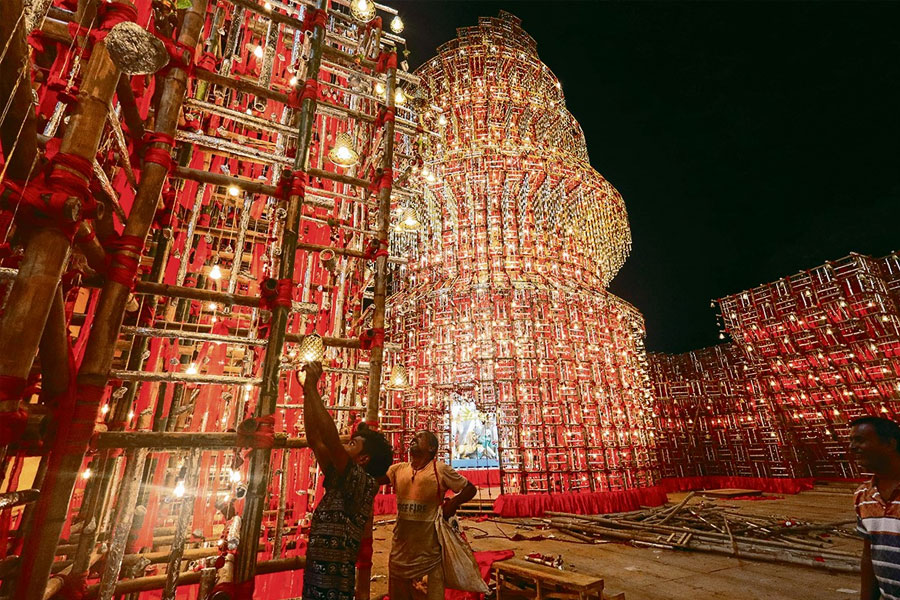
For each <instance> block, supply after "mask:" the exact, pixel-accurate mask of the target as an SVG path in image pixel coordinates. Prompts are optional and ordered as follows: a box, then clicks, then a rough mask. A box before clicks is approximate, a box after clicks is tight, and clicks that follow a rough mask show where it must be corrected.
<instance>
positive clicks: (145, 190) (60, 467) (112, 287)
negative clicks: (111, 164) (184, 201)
mask: <svg viewBox="0 0 900 600" xmlns="http://www.w3.org/2000/svg"><path fill="white" fill-rule="evenodd" d="M205 14H206V0H196V1H195V2H194V3H193V4H192V6H191V8H190V9H188V10H187V11H185V13H184V15H183V18H182V26H181V28H180V35H179V39H178V41H179V42H180V43H182V44H184V45H186V46H187V47H190V48H195V47H196V46H197V39H198V37H199V35H200V29H201V27H202V25H203V20H204V18H205ZM118 79H119V72H118V70H117V69H116V68H115V66H114V65H113V63H112V60H111V59H110V58H109V54H108V52H107V51H106V47H105V44H104V43H103V42H102V41H101V42H99V43H97V44H95V45H94V46H93V48H92V52H91V58H90V60H89V62H88V68H87V71H86V72H85V76H84V81H83V83H82V86H81V89H80V92H79V105H78V106H79V108H78V110H77V111H76V112H75V114H73V115H72V117H71V121H70V123H69V125H68V127H67V129H66V136H65V138H64V139H63V144H62V150H63V151H70V152H75V153H77V154H79V155H80V156H83V157H85V158H88V159H89V160H93V158H94V155H95V154H96V151H97V147H98V144H99V139H100V133H101V131H102V126H103V124H104V123H105V121H106V116H107V114H108V110H107V107H108V105H109V102H110V100H111V99H112V95H113V93H114V91H115V88H116V85H117V83H118ZM186 82H187V75H186V73H185V72H184V70H183V69H181V68H177V67H176V68H173V69H172V70H170V71H169V72H168V74H167V75H166V76H165V79H164V81H163V83H162V86H161V87H162V93H161V95H160V100H159V107H158V109H157V111H156V131H157V132H160V133H166V134H169V135H172V134H174V133H175V129H176V125H177V119H178V114H179V113H180V110H181V103H182V101H183V99H184V93H185V89H186ZM67 143H68V145H67ZM70 146H71V147H70ZM162 149H166V147H165V146H164V145H163V148H162ZM167 174H168V169H167V168H166V167H165V166H163V165H159V164H155V163H148V164H145V165H144V169H143V173H142V177H141V183H140V186H139V188H138V191H137V195H136V197H135V200H134V203H133V205H132V208H131V213H130V214H129V218H128V221H127V222H126V224H125V230H124V232H123V233H124V235H126V236H134V237H136V238H137V239H140V240H143V239H145V238H146V237H147V232H148V231H149V229H150V225H151V222H152V220H153V216H154V213H155V212H156V207H157V202H158V199H159V197H160V192H161V190H162V186H163V183H164V182H165V180H166V177H167ZM41 231H42V232H46V234H45V235H43V236H42V235H40V233H41V232H38V233H37V234H35V236H34V237H33V238H32V243H33V242H35V241H36V240H37V239H40V238H42V237H46V238H47V239H45V240H42V242H41V246H40V248H41V250H40V253H41V255H42V259H41V260H40V261H36V262H39V263H42V264H43V265H45V266H44V268H43V269H40V270H39V269H36V268H34V267H35V266H37V265H34V266H32V268H30V269H29V268H27V265H28V251H27V250H26V258H25V259H24V260H23V263H22V266H21V267H20V272H19V275H18V276H17V278H16V282H15V283H14V285H13V290H12V291H11V298H10V307H13V306H14V307H15V310H7V311H6V312H5V313H4V315H3V320H2V321H0V343H5V344H9V343H10V342H11V340H13V339H15V340H16V341H15V343H16V345H17V347H19V348H22V352H19V353H6V354H16V356H19V357H22V356H24V357H25V358H24V359H22V358H20V359H19V361H18V363H13V362H12V361H10V363H6V364H4V361H3V360H2V359H0V373H3V374H7V375H19V376H24V373H25V370H24V369H21V367H22V366H25V363H27V366H30V363H31V360H32V359H33V357H34V352H33V351H31V352H29V346H28V345H27V344H23V340H22V337H19V336H22V335H24V332H21V331H20V330H21V329H22V326H21V324H22V323H24V324H26V326H25V329H26V330H28V329H31V330H34V329H37V330H38V331H42V330H43V325H44V323H45V322H46V319H47V312H48V311H47V310H44V309H42V308H41V306H42V305H47V306H48V307H49V303H47V302H46V301H44V302H42V301H41V294H42V293H43V292H42V290H43V289H44V287H45V286H46V285H47V282H49V280H50V279H52V285H53V287H52V289H53V290H54V291H55V289H56V285H57V283H58V281H59V277H60V275H61V274H62V265H63V263H64V261H65V259H66V258H67V256H68V241H67V240H66V239H65V238H64V236H62V234H61V233H60V232H58V231H50V230H41ZM60 238H61V239H60ZM37 251H38V250H37V249H35V250H34V251H33V252H37ZM48 256H51V257H52V259H48V258H46V257H48ZM133 258H137V259H139V258H140V257H139V256H137V257H133ZM56 261H58V262H56ZM23 271H24V274H23ZM42 271H43V272H42ZM23 275H24V277H23ZM20 281H25V282H27V283H28V287H30V288H31V290H27V289H26V290H24V291H23V292H20V293H19V295H17V296H14V297H12V292H15V290H16V284H18V283H19V282H20ZM35 282H42V283H43V286H42V285H38V286H37V288H35V287H33V286H34V285H35ZM26 292H30V293H26ZM129 294H130V290H129V289H128V286H126V285H122V284H121V283H117V282H114V281H107V282H106V283H105V284H104V286H103V290H102V291H101V293H100V297H99V300H98V303H97V308H96V313H95V315H96V319H95V321H94V327H93V328H92V329H91V332H90V335H89V337H88V342H87V345H86V347H85V354H84V358H83V361H82V365H81V370H80V372H79V375H78V383H79V387H80V388H81V386H84V385H91V386H104V385H105V384H106V381H107V374H108V373H109V371H110V366H111V362H112V358H113V353H114V351H115V347H116V339H117V338H118V331H119V327H120V326H121V324H122V317H123V314H124V310H125V304H126V302H127V301H128V296H129ZM26 310H27V311H28V312H29V313H34V314H21V313H22V312H24V311H26ZM41 311H43V313H42V314H40V315H38V314H36V313H38V312H41ZM12 316H15V317H17V318H18V319H19V320H20V321H19V325H15V324H16V321H15V320H13V321H10V320H8V319H9V318H11V317H12ZM36 325H39V327H36ZM7 347H10V346H7ZM34 347H35V348H36V344H34ZM20 373H22V374H20ZM98 400H99V399H98ZM78 401H81V402H83V399H82V398H79V399H78ZM94 408H95V409H99V406H95V407H94ZM89 441H90V440H89V439H83V440H82V439H79V440H67V439H63V440H60V441H59V445H58V446H56V448H55V451H54V452H53V456H52V457H51V461H53V462H51V465H50V468H49V469H48V474H47V481H45V489H44V490H43V493H42V495H41V499H40V500H39V501H38V503H37V505H36V509H35V521H36V523H39V524H40V527H41V528H42V531H43V535H42V536H40V537H39V539H28V540H26V541H25V547H24V549H23V553H22V572H21V577H20V580H19V585H20V588H23V589H20V591H19V594H20V597H21V598H23V600H39V599H40V598H42V597H43V593H44V590H45V587H46V581H47V577H48V576H49V574H50V568H51V565H52V560H53V552H52V551H51V550H50V547H53V548H55V547H56V545H57V544H58V542H59V536H60V532H61V531H62V527H63V524H64V522H65V519H66V513H67V510H68V504H69V499H70V498H71V496H72V491H73V489H74V487H75V481H76V478H77V477H78V473H79V471H80V466H81V462H82V460H83V457H84V453H85V451H86V450H87V447H88V443H89ZM76 448H78V449H77V450H76ZM63 452H65V453H64V454H63ZM35 537H38V536H35Z"/></svg>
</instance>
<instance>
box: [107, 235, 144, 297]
mask: <svg viewBox="0 0 900 600" xmlns="http://www.w3.org/2000/svg"><path fill="white" fill-rule="evenodd" d="M103 247H104V248H106V250H107V254H106V260H107V263H108V264H107V266H106V278H107V279H108V280H109V281H115V282H116V283H118V284H119V285H122V286H125V287H127V288H128V289H129V290H131V289H134V278H135V275H137V271H138V267H139V266H140V262H141V261H140V255H141V251H142V250H143V249H144V240H142V239H141V238H139V237H137V236H135V235H123V236H121V237H119V238H117V239H113V240H108V241H107V242H105V243H104V244H103ZM126 252H130V253H134V254H135V255H136V256H137V258H136V257H133V256H128V254H126Z"/></svg>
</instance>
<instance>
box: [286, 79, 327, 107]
mask: <svg viewBox="0 0 900 600" xmlns="http://www.w3.org/2000/svg"><path fill="white" fill-rule="evenodd" d="M307 98H309V99H310V100H318V98H319V82H318V80H316V79H312V78H310V79H307V80H306V81H304V82H303V88H302V89H301V88H300V87H295V88H294V89H293V90H291V93H290V94H288V99H287V105H288V106H290V107H291V108H300V106H301V105H302V104H303V101H304V100H306V99H307Z"/></svg>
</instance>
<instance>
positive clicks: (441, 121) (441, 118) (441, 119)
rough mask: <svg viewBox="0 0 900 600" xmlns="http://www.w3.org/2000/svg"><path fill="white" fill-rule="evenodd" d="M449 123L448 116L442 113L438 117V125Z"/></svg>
mask: <svg viewBox="0 0 900 600" xmlns="http://www.w3.org/2000/svg"><path fill="white" fill-rule="evenodd" d="M446 124H447V117H445V116H444V115H441V116H439V117H438V125H441V126H444V125H446Z"/></svg>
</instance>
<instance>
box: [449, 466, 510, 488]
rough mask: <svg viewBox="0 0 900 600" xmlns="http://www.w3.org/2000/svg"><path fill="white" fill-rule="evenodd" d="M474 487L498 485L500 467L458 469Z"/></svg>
mask: <svg viewBox="0 0 900 600" xmlns="http://www.w3.org/2000/svg"><path fill="white" fill-rule="evenodd" d="M458 472H459V474H460V475H462V476H463V477H465V478H466V479H468V480H469V481H470V482H472V485H474V486H476V487H500V469H458Z"/></svg>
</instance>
